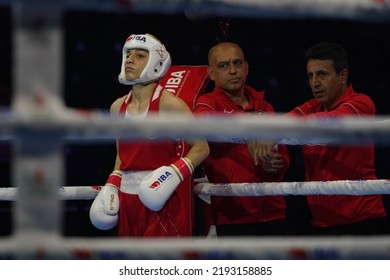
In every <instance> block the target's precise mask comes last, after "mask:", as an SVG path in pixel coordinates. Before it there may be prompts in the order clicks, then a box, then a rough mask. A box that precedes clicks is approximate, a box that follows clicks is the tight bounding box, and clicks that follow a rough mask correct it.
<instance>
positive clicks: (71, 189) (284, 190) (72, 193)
mask: <svg viewBox="0 0 390 280" xmlns="http://www.w3.org/2000/svg"><path fill="white" fill-rule="evenodd" d="M100 188H101V186H65V187H61V188H59V192H58V194H59V199H60V200H92V199H94V198H95V197H96V195H97V194H98V192H99V191H100ZM194 191H195V194H197V195H212V196H273V195H371V194H390V181H389V180H387V179H379V180H338V181H319V182H265V183H240V184H238V183H236V184H211V183H204V182H203V183H197V184H196V185H195V188H194ZM16 199H17V188H0V201H1V200H4V201H7V200H16Z"/></svg>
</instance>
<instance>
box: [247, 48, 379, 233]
mask: <svg viewBox="0 0 390 280" xmlns="http://www.w3.org/2000/svg"><path fill="white" fill-rule="evenodd" d="M306 62H307V75H308V78H309V83H310V87H311V89H312V92H313V95H314V98H313V99H311V100H309V101H308V102H306V103H304V104H302V105H300V106H298V107H296V108H294V109H293V110H292V111H290V112H289V113H287V116H293V117H304V118H335V117H345V116H355V117H365V116H374V115H375V105H374V103H373V102H372V100H371V99H370V97H368V96H367V95H365V94H362V93H356V92H355V91H354V89H353V88H352V85H351V84H350V83H349V81H348V74H349V73H348V61H347V54H346V52H345V50H344V48H343V47H342V46H340V45H339V44H335V43H328V42H323V43H319V44H317V45H314V46H313V47H311V48H310V49H309V50H308V51H307V52H306ZM249 146H250V150H251V154H252V156H253V157H254V159H255V161H256V160H257V159H263V160H266V159H267V158H269V157H270V156H272V151H271V147H272V146H273V143H267V144H265V143H264V142H263V143H262V144H261V145H260V144H259V142H258V143H256V144H255V143H251V144H250V145H249ZM303 153H304V161H305V169H306V181H335V180H370V179H376V174H375V166H374V146H373V145H365V146H355V145H353V146H347V145H343V146H341V145H340V146H336V145H304V146H303ZM307 199H308V203H309V206H310V210H311V214H312V220H311V223H312V225H313V227H314V229H315V232H316V233H317V234H337V235H339V234H355V235H368V234H384V233H386V218H385V217H386V212H385V209H384V206H383V202H382V199H381V195H366V196H352V195H351V196H348V195H332V196H328V195H310V196H308V197H307Z"/></svg>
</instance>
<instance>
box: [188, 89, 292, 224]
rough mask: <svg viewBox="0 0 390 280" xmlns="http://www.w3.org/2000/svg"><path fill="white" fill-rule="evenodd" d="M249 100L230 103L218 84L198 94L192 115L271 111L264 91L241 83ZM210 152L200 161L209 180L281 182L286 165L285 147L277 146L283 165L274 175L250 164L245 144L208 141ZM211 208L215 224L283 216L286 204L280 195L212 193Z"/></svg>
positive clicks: (246, 221)
mask: <svg viewBox="0 0 390 280" xmlns="http://www.w3.org/2000/svg"><path fill="white" fill-rule="evenodd" d="M245 94H246V96H247V98H248V100H249V105H248V106H247V107H246V108H242V107H241V106H239V105H237V104H236V103H234V102H233V101H232V100H231V99H230V98H228V97H227V96H226V95H225V93H224V92H223V91H222V90H220V89H219V88H218V87H216V88H215V89H214V91H213V92H211V93H208V94H204V95H201V96H200V97H199V98H198V100H197V103H196V106H195V108H194V113H196V114H219V115H223V116H229V115H230V114H240V113H252V114H258V115H259V117H261V115H262V114H267V113H271V114H272V113H274V110H273V108H272V106H271V104H269V103H268V102H266V101H265V100H264V92H263V91H261V92H257V91H255V90H254V89H253V88H251V87H250V86H248V85H246V86H245ZM209 146H210V155H209V157H208V158H207V159H206V160H205V162H204V168H205V172H206V175H207V177H208V179H209V181H210V182H211V183H215V184H218V183H248V182H258V183H261V182H273V181H281V179H282V178H283V176H284V174H285V172H286V171H287V169H288V168H289V165H290V158H289V154H288V151H287V148H286V146H284V145H279V147H278V151H279V153H280V154H281V155H282V156H283V161H284V167H283V170H281V172H280V173H278V174H270V173H267V172H265V171H264V169H263V162H261V161H260V162H259V165H258V166H256V165H255V164H254V160H253V158H252V156H251V155H250V154H249V151H248V147H247V145H246V144H235V143H217V142H209ZM211 199H212V200H211V201H212V211H213V216H214V217H213V218H214V222H215V223H216V224H217V225H223V224H243V223H258V222H268V221H273V220H279V219H284V218H285V217H286V214H285V209H286V204H285V200H284V198H283V197H282V196H257V197H228V196H225V197H218V196H212V197H211Z"/></svg>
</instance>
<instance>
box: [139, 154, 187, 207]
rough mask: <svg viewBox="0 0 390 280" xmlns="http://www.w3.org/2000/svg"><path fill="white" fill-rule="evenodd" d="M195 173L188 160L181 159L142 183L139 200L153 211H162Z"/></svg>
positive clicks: (148, 176)
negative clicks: (180, 186)
mask: <svg viewBox="0 0 390 280" xmlns="http://www.w3.org/2000/svg"><path fill="white" fill-rule="evenodd" d="M193 172H194V167H193V165H192V163H191V161H190V160H189V159H188V158H185V157H183V158H180V159H178V160H177V161H175V162H174V163H172V164H171V165H170V166H161V167H160V168H157V169H156V170H154V171H152V172H151V173H150V174H148V175H147V176H146V177H145V178H144V179H143V180H142V182H141V184H140V189H139V194H138V196H139V199H140V200H141V201H142V203H143V204H144V205H145V206H146V207H147V208H149V209H150V210H152V211H160V210H161V208H163V206H164V204H165V203H166V202H167V200H168V199H169V198H170V197H171V195H172V193H173V192H174V191H175V190H176V188H177V186H178V185H179V184H180V183H181V182H182V181H183V180H184V179H186V178H187V177H189V176H191V174H192V173H193Z"/></svg>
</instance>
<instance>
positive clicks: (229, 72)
mask: <svg viewBox="0 0 390 280" xmlns="http://www.w3.org/2000/svg"><path fill="white" fill-rule="evenodd" d="M208 73H209V75H210V78H211V80H213V81H214V83H215V85H216V86H217V87H220V88H221V89H223V90H224V91H227V92H236V91H239V90H241V89H243V88H244V85H245V82H246V76H247V75H248V63H247V62H246V61H245V59H244V55H243V53H242V51H241V50H240V49H238V48H236V47H234V46H230V45H226V46H220V47H218V48H217V49H216V50H215V51H214V52H213V55H212V57H211V59H210V67H209V72H208Z"/></svg>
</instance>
